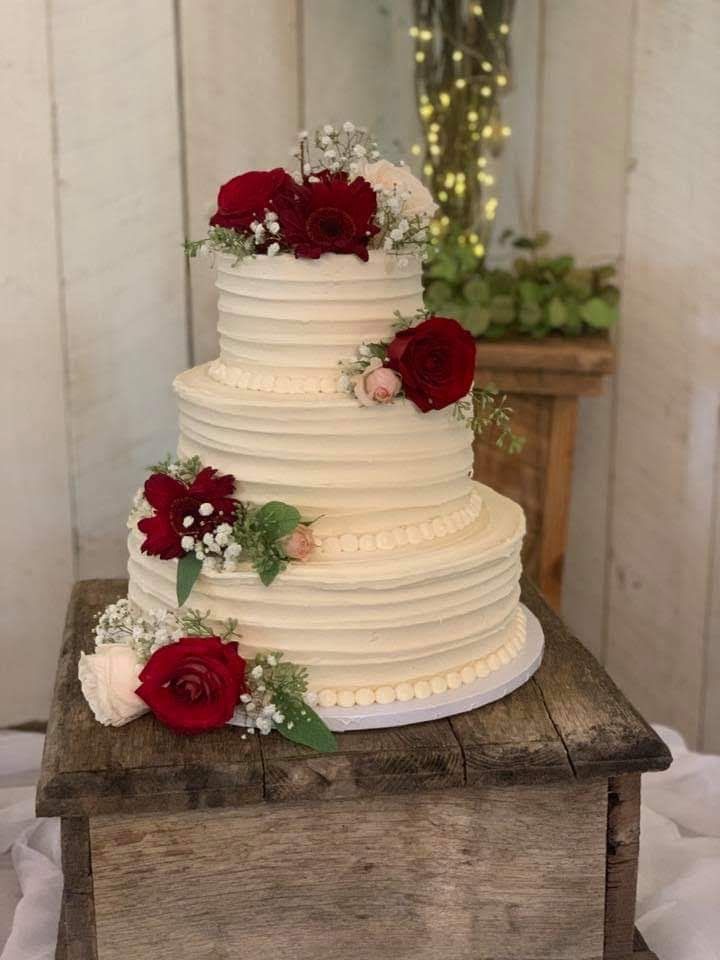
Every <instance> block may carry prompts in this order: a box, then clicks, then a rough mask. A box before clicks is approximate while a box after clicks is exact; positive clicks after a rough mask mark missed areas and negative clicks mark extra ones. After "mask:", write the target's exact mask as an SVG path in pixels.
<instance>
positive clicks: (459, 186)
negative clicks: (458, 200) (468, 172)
mask: <svg viewBox="0 0 720 960" xmlns="http://www.w3.org/2000/svg"><path fill="white" fill-rule="evenodd" d="M455 193H456V194H457V195H458V196H459V197H462V195H463V194H464V193H465V182H464V181H463V180H458V182H457V183H456V184H455Z"/></svg>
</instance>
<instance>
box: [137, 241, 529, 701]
mask: <svg viewBox="0 0 720 960" xmlns="http://www.w3.org/2000/svg"><path fill="white" fill-rule="evenodd" d="M217 259H218V280H217V286H218V289H219V291H220V299H219V312H220V321H219V330H220V349H221V354H220V357H219V359H218V360H216V361H214V362H213V363H210V364H204V365H202V366H200V367H196V368H194V369H192V370H188V371H186V372H185V373H182V374H180V376H178V377H177V378H176V381H175V390H176V393H177V397H178V406H179V414H180V440H179V446H178V453H179V455H180V456H182V457H187V456H191V455H194V454H197V455H198V456H199V457H200V459H201V460H202V461H203V463H205V464H206V465H210V466H213V467H215V468H217V469H219V470H220V471H222V472H224V473H231V474H232V475H233V476H235V477H236V480H237V489H236V496H238V497H239V498H240V499H242V500H244V501H249V502H252V503H257V504H262V503H266V502H267V501H269V500H284V501H285V502H287V503H291V504H293V505H295V506H297V507H298V508H299V509H300V511H301V513H302V515H303V518H304V519H305V520H311V521H314V522H313V525H312V531H313V536H314V539H315V543H316V550H315V552H314V553H313V554H312V555H311V557H310V558H309V560H308V561H307V562H306V563H303V564H299V563H298V564H290V566H289V567H288V569H287V570H285V571H284V572H283V573H282V574H281V575H280V576H279V577H278V578H277V580H276V581H275V582H274V583H273V584H272V585H271V586H270V587H264V586H263V585H262V584H261V582H260V580H259V578H258V577H257V575H256V574H255V572H254V571H252V570H251V569H250V568H249V566H247V565H246V564H239V565H238V569H237V570H234V571H232V572H231V571H228V570H226V571H222V572H220V571H214V570H212V569H210V568H206V569H204V570H203V572H202V574H201V575H200V577H199V578H198V580H197V582H196V584H195V587H194V588H193V591H192V593H191V595H190V598H189V600H188V603H189V605H191V606H193V607H196V608H200V609H202V610H209V611H210V612H211V617H212V619H213V620H216V621H223V620H227V619H229V618H235V619H237V620H238V621H239V623H240V624H241V633H242V639H241V649H242V652H243V653H244V654H245V655H247V656H249V657H250V656H253V655H254V654H255V653H258V652H261V651H270V650H279V651H282V652H283V653H284V654H285V656H286V657H287V659H288V660H291V661H293V662H295V663H298V664H302V665H304V666H306V667H307V668H308V672H309V685H310V690H311V691H312V692H314V693H315V694H316V695H317V696H318V699H319V702H321V703H323V704H325V705H331V704H333V705H334V704H340V705H347V706H353V705H358V704H359V705H362V706H367V705H369V704H372V703H391V702H393V701H395V700H399V701H406V700H411V699H414V698H421V699H424V698H426V697H431V696H433V695H434V694H438V693H442V692H444V691H445V690H448V689H454V688H456V687H459V686H461V685H462V684H464V683H472V682H474V681H475V680H476V679H478V678H482V677H485V676H489V674H490V673H491V672H492V671H493V670H496V669H499V667H500V666H501V665H502V664H503V663H506V662H509V659H511V658H512V657H513V656H516V655H517V652H518V651H519V649H520V647H521V646H522V644H523V643H524V638H525V619H524V616H523V615H522V612H521V610H520V607H519V586H518V582H519V577H520V570H521V565H520V548H521V545H522V538H523V534H524V530H525V521H524V516H523V513H522V510H521V509H520V507H519V506H518V505H517V504H515V503H513V502H512V501H510V500H508V499H506V498H505V497H502V496H500V495H499V494H497V493H495V492H494V491H492V490H490V489H489V488H488V487H484V486H482V485H480V484H477V483H474V482H473V481H472V479H471V476H472V463H473V457H472V435H471V433H470V431H469V430H468V429H467V427H466V426H465V425H464V424H463V423H461V422H459V421H458V420H457V419H455V418H454V416H453V411H452V409H451V408H448V409H445V410H440V411H432V412H430V413H427V414H423V413H420V411H418V410H417V409H416V408H415V407H414V405H413V404H412V403H410V402H409V401H407V400H397V401H395V402H394V403H390V404H387V405H377V406H372V407H361V406H360V405H359V403H358V402H357V401H356V400H355V399H354V398H353V397H351V396H348V395H347V394H345V393H342V392H340V384H339V383H338V377H339V372H338V371H339V363H340V361H345V360H347V359H349V358H350V357H352V356H353V355H354V354H355V353H356V350H357V347H358V346H359V345H360V344H361V343H362V342H371V341H376V340H380V339H383V338H386V337H388V336H390V335H391V333H392V322H393V314H394V312H395V311H396V310H400V311H401V312H402V313H403V314H404V315H411V314H413V313H414V312H415V310H416V309H417V308H418V307H420V306H421V304H422V296H421V283H420V279H421V277H420V263H419V261H418V260H417V259H416V258H412V257H410V258H398V257H394V256H387V255H385V254H384V253H381V252H377V251H376V252H373V253H371V254H370V260H369V262H368V263H362V261H360V260H358V259H357V258H356V257H352V256H336V255H325V256H323V257H321V258H320V259H319V260H317V261H308V260H295V259H293V258H292V257H290V256H287V255H283V256H279V257H275V258H268V257H258V258H257V259H255V260H252V261H249V262H243V263H242V264H240V265H234V264H233V262H232V260H231V259H230V258H228V257H222V256H218V258H217ZM140 545H141V537H140V535H139V534H138V532H137V530H136V529H132V530H131V533H130V537H129V548H130V561H129V573H130V589H129V596H130V599H131V600H132V602H133V603H134V604H136V605H137V606H138V607H139V608H141V609H143V610H146V611H149V610H151V609H154V608H157V607H158V606H166V607H174V606H175V603H176V597H175V577H176V562H175V561H163V560H159V559H157V558H154V557H148V556H146V555H144V554H143V553H142V552H141V550H140Z"/></svg>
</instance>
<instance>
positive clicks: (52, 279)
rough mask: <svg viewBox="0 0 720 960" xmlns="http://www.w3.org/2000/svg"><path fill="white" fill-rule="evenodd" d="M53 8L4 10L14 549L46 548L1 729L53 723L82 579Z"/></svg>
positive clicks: (37, 1)
mask: <svg viewBox="0 0 720 960" xmlns="http://www.w3.org/2000/svg"><path fill="white" fill-rule="evenodd" d="M47 10H48V6H47V4H46V3H43V2H41V0H11V2H8V3H3V4H2V6H0V116H2V118H3V121H2V123H3V128H2V130H3V132H2V148H1V149H0V210H2V211H3V229H2V231H0V290H2V304H3V307H2V309H3V322H2V324H0V355H2V358H3V375H2V378H0V455H1V456H2V459H3V461H4V462H5V463H6V464H8V469H7V471H6V474H7V478H6V493H5V496H6V498H7V501H6V502H8V503H9V504H11V506H10V507H9V508H7V509H6V510H5V511H4V512H5V518H4V523H3V542H4V544H5V550H6V555H7V556H8V557H10V556H12V557H24V556H27V550H28V547H27V541H28V528H29V524H30V519H29V518H32V527H33V528H34V529H35V530H42V541H43V544H42V549H40V550H36V551H34V557H33V561H32V575H29V571H30V565H29V564H28V563H25V562H6V563H5V564H4V565H3V567H4V569H3V576H2V580H1V581H0V607H1V608H2V611H3V629H2V631H1V632H0V656H1V657H2V663H3V685H2V696H1V697H0V725H1V726H6V725H9V724H14V723H19V722H22V721H26V720H31V719H34V718H41V717H45V716H47V708H48V703H49V700H50V691H51V690H52V670H53V666H52V664H53V661H54V660H55V658H56V656H57V650H58V648H59V640H60V638H59V636H58V623H60V622H61V620H62V617H63V611H64V609H65V605H66V604H67V598H68V596H69V594H70V590H71V588H72V581H73V544H72V518H71V507H70V489H69V482H68V450H67V432H66V422H65V411H64V404H63V392H64V389H65V382H64V357H63V323H62V316H61V311H60V300H61V295H60V285H59V275H58V272H59V263H58V250H57V244H56V229H57V221H56V213H55V186H56V184H55V172H54V169H53V131H52V113H51V108H50V102H49V98H50V89H51V79H52V78H51V73H52V70H51V64H50V62H49V59H48V57H49V51H48V47H47V44H46V42H45V37H46V34H47V27H46V17H47ZM38 584H41V589H40V596H39V595H38ZM20 637H22V641H20V640H19V638H20ZM21 650H22V653H21V652H20V651H21Z"/></svg>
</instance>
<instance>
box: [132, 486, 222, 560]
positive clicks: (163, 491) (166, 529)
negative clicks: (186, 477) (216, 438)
mask: <svg viewBox="0 0 720 960" xmlns="http://www.w3.org/2000/svg"><path fill="white" fill-rule="evenodd" d="M234 490H235V479H234V477H231V476H230V475H228V474H226V475H221V474H218V472H217V470H215V469H214V468H213V467H205V468H204V469H203V470H201V471H200V473H199V474H198V475H197V477H195V479H194V480H193V482H192V483H191V484H189V485H187V484H184V483H182V482H181V481H180V480H177V479H176V478H175V477H171V476H170V475H169V474H167V473H153V474H152V476H150V477H148V479H147V480H146V481H145V499H146V500H147V502H148V503H149V504H150V506H151V507H153V509H154V510H155V513H154V515H153V516H152V517H145V518H144V519H142V520H140V522H139V523H138V530H140V532H141V533H144V534H145V541H144V542H143V545H142V551H143V553H149V554H151V555H152V556H156V557H161V558H162V559H163V560H172V559H173V558H175V557H182V556H183V555H184V554H185V553H187V550H184V549H183V546H182V539H183V537H187V536H190V537H192V538H193V540H196V541H197V540H202V538H203V536H204V535H205V534H206V533H212V532H213V531H214V530H215V529H216V528H217V527H219V526H220V524H221V523H233V522H234V521H235V517H236V514H237V500H235V499H233V497H232V493H233V492H234Z"/></svg>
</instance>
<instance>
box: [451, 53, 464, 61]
mask: <svg viewBox="0 0 720 960" xmlns="http://www.w3.org/2000/svg"><path fill="white" fill-rule="evenodd" d="M462 58H463V52H462V50H453V60H454V61H455V63H460V61H461V60H462Z"/></svg>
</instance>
